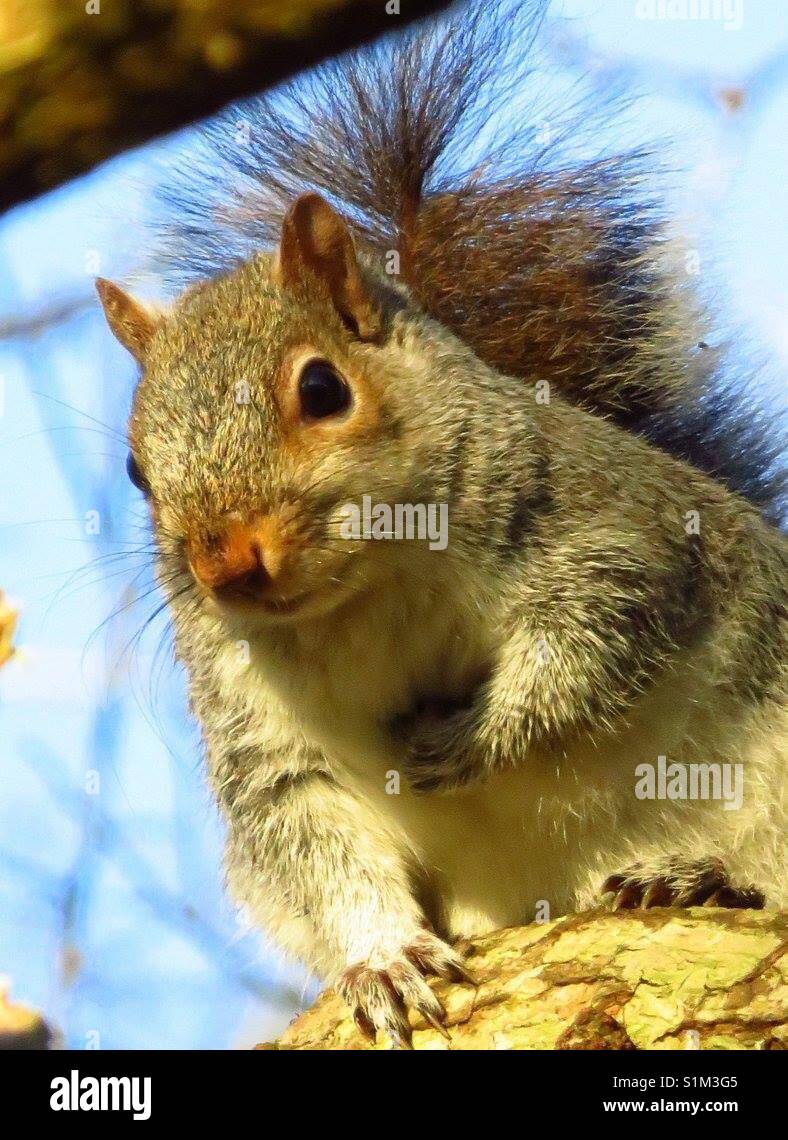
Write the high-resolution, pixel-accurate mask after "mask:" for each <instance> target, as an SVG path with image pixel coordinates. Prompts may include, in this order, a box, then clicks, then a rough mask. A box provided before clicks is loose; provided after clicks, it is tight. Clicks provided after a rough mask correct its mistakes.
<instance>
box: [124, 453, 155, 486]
mask: <svg viewBox="0 0 788 1140" xmlns="http://www.w3.org/2000/svg"><path fill="white" fill-rule="evenodd" d="M126 472H127V474H128V476H129V479H131V481H132V483H133V484H134V486H135V487H137V488H138V489H139V490H140V491H142V493H143V495H149V494H150V484H149V483H148V480H147V479H146V478H145V476H144V475H143V474H142V469H141V467H140V465H139V463H138V462H137V460H136V459H135V458H134V456H133V455H132V454H131V452H129V453H128V455H127V456H126Z"/></svg>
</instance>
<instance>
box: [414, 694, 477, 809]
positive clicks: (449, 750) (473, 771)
mask: <svg viewBox="0 0 788 1140" xmlns="http://www.w3.org/2000/svg"><path fill="white" fill-rule="evenodd" d="M394 733H395V735H396V736H397V737H398V738H399V739H400V741H401V742H402V743H403V745H404V749H405V759H404V769H405V777H406V779H407V781H408V783H409V784H410V786H411V787H412V788H413V789H414V791H417V792H434V791H441V792H451V791H454V790H455V789H457V788H460V787H462V786H463V785H464V784H467V783H469V782H470V781H471V780H473V779H476V778H477V777H478V776H479V775H480V767H479V763H478V762H477V749H476V747H475V737H474V720H473V716H472V712H471V710H469V709H467V708H461V709H457V708H454V709H451V710H448V711H447V710H444V709H442V708H439V707H433V706H429V707H427V708H426V709H424V710H422V711H420V712H419V713H416V714H414V715H413V716H411V717H407V718H405V717H403V718H401V719H400V720H398V721H397V722H396V723H395V725H394Z"/></svg>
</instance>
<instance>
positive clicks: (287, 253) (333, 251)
mask: <svg viewBox="0 0 788 1140" xmlns="http://www.w3.org/2000/svg"><path fill="white" fill-rule="evenodd" d="M305 270H306V271H307V272H308V273H311V274H313V275H314V276H315V277H317V278H318V279H319V280H320V281H322V282H323V283H324V285H325V286H326V287H327V289H328V292H329V296H330V297H331V300H332V302H333V304H334V307H335V308H336V310H337V312H338V313H339V315H340V316H341V317H342V319H343V320H344V322H345V324H347V325H348V326H349V327H350V328H351V329H352V330H353V332H354V333H357V334H358V336H359V337H361V339H362V340H374V339H375V338H376V337H377V336H378V334H379V333H380V313H379V312H378V311H377V309H376V307H375V305H374V304H373V302H372V298H371V297H370V295H369V291H368V289H367V286H366V285H365V284H364V280H363V278H362V276H361V270H360V269H359V265H358V260H357V259H356V249H355V246H354V244H353V238H352V237H351V234H350V230H349V229H348V226H347V223H346V222H345V220H344V218H342V217H341V216H340V215H339V214H338V213H337V212H336V210H334V209H333V208H332V207H331V206H329V204H328V202H326V200H325V198H321V197H320V195H319V194H302V195H301V196H300V197H299V198H296V200H295V202H293V204H292V206H291V207H290V209H289V210H288V211H287V214H286V215H285V219H284V222H283V224H282V240H281V242H280V245H279V253H278V256H277V260H276V269H275V273H276V276H277V277H278V280H279V283H280V284H281V285H282V286H284V287H285V288H287V286H289V285H293V284H295V283H296V282H297V281H300V280H302V279H303V275H304V271H305Z"/></svg>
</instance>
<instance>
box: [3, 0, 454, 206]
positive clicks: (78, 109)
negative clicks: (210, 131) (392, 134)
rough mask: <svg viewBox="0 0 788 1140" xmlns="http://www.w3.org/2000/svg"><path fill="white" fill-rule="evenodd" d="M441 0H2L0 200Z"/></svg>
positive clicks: (9, 201)
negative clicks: (16, 0)
mask: <svg viewBox="0 0 788 1140" xmlns="http://www.w3.org/2000/svg"><path fill="white" fill-rule="evenodd" d="M446 2H447V0H400V2H399V3H396V0H394V3H393V4H392V3H391V2H390V0H288V3H286V4H285V3H282V4H276V3H275V4H271V3H263V2H261V0H235V3H232V4H228V3H227V2H226V0H202V2H201V3H200V4H192V3H184V2H183V0H26V2H25V3H19V4H11V5H8V4H4V5H2V6H1V7H0V211H2V210H6V209H8V208H9V207H11V206H14V205H16V204H17V203H19V202H23V201H25V200H27V199H29V198H32V197H35V196H36V195H37V194H40V193H41V192H43V191H45V190H48V189H51V188H52V187H54V186H57V185H58V184H59V183H62V182H64V181H66V180H67V179H70V178H74V177H75V176H76V175H79V174H82V173H84V172H85V171H87V170H90V169H91V167H93V166H95V165H96V164H97V163H99V162H102V161H103V160H104V159H107V158H109V157H111V156H112V155H115V154H117V153H119V152H121V151H123V150H126V149H127V148H129V147H132V146H136V145H139V144H140V143H143V142H146V141H147V140H149V139H151V138H153V137H155V136H157V135H160V134H163V133H165V132H168V131H174V130H177V129H178V128H180V127H184V126H186V125H187V124H188V123H192V122H194V121H196V120H198V119H202V118H204V117H206V116H207V115H210V114H212V113H214V112H215V111H218V110H219V109H220V108H221V107H223V106H224V105H225V104H227V103H229V102H230V101H232V100H235V99H239V98H242V97H244V96H248V95H252V94H255V93H256V92H258V91H260V90H262V89H263V88H266V87H271V86H273V85H274V84H276V83H278V82H279V81H280V80H283V79H285V78H287V77H288V76H290V75H292V74H293V73H294V72H295V71H298V70H300V69H302V68H304V67H308V66H311V65H312V64H314V63H317V62H318V61H319V60H321V59H323V58H325V57H326V56H329V55H334V54H336V53H338V52H341V51H344V50H345V49H347V48H349V47H351V46H353V45H355V44H358V43H361V42H363V41H365V40H367V39H370V38H372V37H373V36H377V35H380V34H381V33H383V32H385V31H388V30H393V29H395V28H397V27H398V26H401V25H403V24H405V23H408V22H409V21H411V20H413V19H416V18H418V17H421V16H423V15H426V14H427V13H429V12H432V11H435V10H436V9H438V8H441V7H444V6H445V4H446ZM396 8H400V9H401V13H400V14H396V12H395V11H393V9H396Z"/></svg>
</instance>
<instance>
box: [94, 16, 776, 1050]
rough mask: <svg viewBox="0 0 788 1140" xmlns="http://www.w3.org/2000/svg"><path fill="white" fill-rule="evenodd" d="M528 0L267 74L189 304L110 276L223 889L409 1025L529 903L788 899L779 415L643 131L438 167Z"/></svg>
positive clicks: (482, 108) (401, 1026) (310, 958)
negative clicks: (649, 197)
mask: <svg viewBox="0 0 788 1140" xmlns="http://www.w3.org/2000/svg"><path fill="white" fill-rule="evenodd" d="M512 12H513V13H514V16H515V19H514V20H513V19H512ZM534 12H535V9H534V7H533V6H532V5H514V8H512V6H511V5H507V6H504V7H500V6H498V5H492V6H490V5H486V6H485V8H484V11H482V10H481V8H480V7H479V6H476V7H473V8H471V9H461V10H460V11H459V12H456V13H454V14H453V15H452V16H451V17H450V18H449V19H448V20H446V21H441V22H439V23H436V24H433V25H431V26H429V27H428V28H426V29H419V30H417V31H416V32H413V33H409V34H407V35H405V36H403V37H400V38H398V39H396V40H395V41H392V42H386V43H384V44H383V45H382V46H378V47H376V48H373V49H364V50H363V51H362V52H360V53H357V54H355V55H353V56H350V57H347V58H344V59H342V60H339V61H337V62H335V63H332V64H329V65H327V66H326V67H324V68H323V69H322V70H321V71H320V72H318V73H317V75H315V76H312V77H311V78H309V79H308V80H306V81H303V82H304V83H306V87H304V86H303V85H298V84H297V85H296V86H295V87H293V88H291V89H290V91H289V92H288V93H286V94H285V96H284V97H282V96H281V95H279V94H277V96H276V97H269V96H266V97H264V98H263V99H261V100H260V101H258V102H257V103H256V104H255V105H253V106H250V107H248V108H246V110H245V114H247V115H248V116H249V117H250V118H251V120H252V123H253V125H252V129H251V133H250V137H249V139H248V140H246V143H245V145H243V146H241V147H240V148H239V149H238V153H237V154H235V156H234V159H232V160H231V161H235V163H236V165H237V168H238V179H239V182H238V186H239V189H238V193H237V197H236V198H235V199H234V200H233V199H232V197H231V198H230V201H231V204H230V205H228V206H227V208H226V209H225V210H224V212H223V213H220V212H219V211H218V210H217V209H216V208H215V203H214V202H212V201H209V202H207V203H205V204H204V205H205V213H206V216H208V217H210V218H211V219H212V224H213V225H214V227H215V233H214V235H213V239H211V234H210V225H209V227H208V230H207V231H206V232H207V235H208V236H207V243H206V240H204V239H205V235H203V238H202V239H201V237H200V225H199V224H198V223H199V218H198V215H197V214H194V215H193V216H189V217H188V218H187V221H186V224H185V232H186V233H187V235H188V239H189V242H190V244H191V251H192V253H193V254H194V257H193V261H194V262H195V263H199V261H200V250H203V252H204V253H205V257H206V260H205V262H204V264H205V266H206V267H208V266H210V264H211V263H212V261H213V258H214V252H215V246H216V245H217V244H218V245H222V244H224V242H225V237H226V234H227V232H229V231H228V230H227V228H226V227H228V226H229V227H230V229H233V228H234V229H235V231H236V233H237V234H240V237H241V245H243V241H244V240H246V239H249V241H250V242H251V244H253V245H254V244H255V243H256V242H257V241H258V239H259V245H260V247H259V248H258V249H257V250H256V251H248V250H247V251H246V253H248V256H246V255H245V256H244V257H243V258H242V259H241V260H239V261H237V263H236V264H234V265H232V266H230V267H228V268H227V269H226V270H225V271H223V272H219V273H215V274H213V275H210V274H209V275H208V276H206V278H205V279H203V280H201V281H199V282H198V283H196V284H194V285H192V286H190V287H189V288H187V289H186V290H185V291H184V292H183V293H182V294H181V295H180V296H179V297H178V298H177V300H176V301H175V302H174V303H173V304H172V306H170V307H168V308H159V307H155V306H151V305H147V304H144V303H143V302H140V301H138V300H136V299H134V298H133V297H132V296H130V295H129V294H128V293H126V292H124V291H123V290H122V289H120V288H119V287H118V286H117V285H114V284H112V283H110V282H108V281H104V280H100V281H99V282H98V289H99V294H100V297H101V300H102V303H103V306H104V310H105V313H106V316H107V320H108V322H109V324H110V327H111V328H112V330H113V332H114V334H115V335H116V337H117V338H118V339H119V340H120V342H121V343H122V344H124V345H125V346H126V347H127V348H128V349H129V350H130V351H131V352H132V353H133V354H134V356H135V357H136V359H137V360H138V362H139V364H140V367H141V379H140V382H139V385H138V388H137V390H136V393H135V398H134V404H133V410H132V415H131V422H130V433H129V434H130V446H131V455H130V461H129V471H130V474H131V476H132V478H133V479H134V481H135V482H136V483H137V484H138V486H140V488H141V489H142V490H143V491H144V493H145V495H146V497H147V499H148V502H149V506H150V511H151V516H152V521H153V528H154V533H155V536H156V542H157V548H158V552H159V553H158V568H159V580H160V583H161V586H162V589H163V590H164V592H165V594H166V596H167V598H168V600H169V604H170V609H171V613H172V618H173V622H174V626H175V634H176V648H177V652H178V655H179V657H180V660H181V661H182V662H183V663H184V665H185V667H186V669H187V672H188V677H189V685H190V694H191V704H192V708H193V710H194V713H195V714H196V716H197V718H198V719H199V722H200V724H201V727H202V732H203V737H204V741H205V747H206V756H207V765H208V771H209V775H210V780H211V784H212V787H213V789H214V792H215V794H216V797H217V800H218V802H219V804H220V805H221V807H222V809H223V812H224V814H225V817H226V820H227V829H228V838H227V873H228V879H229V884H230V887H231V889H232V891H233V892H234V894H235V896H236V897H237V898H238V899H239V900H242V901H243V902H244V903H245V904H246V905H247V906H248V908H250V910H251V912H252V913H253V914H254V916H255V918H256V919H257V920H258V921H259V922H260V924H261V925H263V926H265V927H266V928H267V929H268V930H269V931H270V932H271V934H272V935H274V936H275V937H276V938H278V940H279V941H280V943H281V944H282V946H283V947H285V948H286V949H288V950H290V951H291V952H293V953H294V954H296V955H297V956H299V957H300V958H301V959H302V960H303V961H304V962H305V963H307V964H308V965H309V966H310V967H311V968H312V969H314V970H315V971H317V972H318V974H319V975H320V976H321V977H323V978H324V979H325V980H326V981H328V982H329V983H331V984H334V985H336V986H338V987H339V989H340V990H341V992H342V993H343V994H344V996H345V997H346V999H347V1001H348V1003H349V1004H350V1006H351V1008H352V1009H353V1011H354V1015H355V1017H356V1021H357V1024H358V1025H359V1027H360V1028H361V1029H362V1030H363V1031H364V1032H366V1033H367V1034H369V1035H374V1034H375V1033H376V1031H379V1030H383V1031H386V1032H387V1033H388V1034H389V1035H390V1036H391V1037H392V1038H393V1039H394V1040H395V1041H396V1042H399V1043H402V1044H406V1043H407V1041H408V1038H409V1032H410V1028H409V1026H410V1022H409V1014H412V1015H413V1016H417V1017H418V1016H421V1017H423V1018H425V1019H426V1020H427V1021H428V1022H429V1023H430V1024H432V1025H434V1026H435V1027H438V1028H439V1027H440V1024H441V1020H442V1017H443V1011H442V1008H441V1005H440V1003H439V1001H438V999H437V997H436V995H435V993H434V991H433V990H432V989H431V988H430V987H429V985H428V984H427V982H426V981H425V976H426V975H427V974H429V973H431V972H436V973H438V974H442V975H445V976H452V977H456V978H463V977H466V976H467V970H466V967H465V965H464V962H463V958H462V955H461V953H460V952H459V951H458V949H457V947H456V946H455V945H453V943H454V942H455V940H456V939H458V938H460V937H462V936H468V935H473V934H478V933H480V932H485V931H489V930H492V929H495V928H497V927H500V926H505V925H510V924H514V923H519V922H524V921H528V920H530V919H531V918H532V917H533V915H534V912H535V909H536V908H537V907H538V908H539V909H540V913H543V912H544V910H545V909H549V912H550V913H551V915H553V916H556V915H559V914H563V913H566V912H567V911H570V910H572V909H575V908H581V907H586V906H589V905H591V904H592V903H593V902H594V901H595V900H596V899H598V898H599V897H600V895H601V894H603V893H604V894H606V895H608V896H610V897H612V899H613V905H616V906H621V907H629V906H653V905H667V904H671V905H692V904H706V905H723V906H762V905H763V904H764V901H765V902H766V904H767V905H769V906H782V905H784V904H785V902H786V887H785V879H786V875H785V871H786V844H785V825H786V802H785V749H786V740H787V739H788V731H787V730H788V714H787V712H786V653H785V650H786V584H787V579H788V575H787V574H786V570H787V569H788V555H787V552H786V542H785V539H784V538H783V536H782V535H781V534H780V532H779V530H778V529H777V528H776V527H775V526H774V525H771V524H770V523H769V522H768V521H766V519H765V518H764V516H765V515H766V516H769V515H770V516H771V517H772V518H774V517H776V516H777V514H778V511H779V507H778V505H777V504H778V501H779V497H780V493H781V490H780V488H781V484H780V476H779V472H776V471H775V466H774V457H775V454H776V451H775V448H774V445H773V444H772V443H771V442H769V441H768V439H767V437H766V436H764V435H762V434H761V432H760V430H759V425H758V424H757V423H755V425H754V426H753V422H752V421H753V419H754V417H753V416H752V414H751V412H750V411H749V410H748V408H747V407H745V408H744V409H743V410H742V411H741V412H737V411H736V409H735V406H734V405H733V403H732V402H731V397H730V393H729V391H728V390H727V389H726V387H725V385H724V383H723V382H721V381H718V379H717V376H718V373H717V370H718V368H719V364H720V362H719V360H718V359H716V356H715V354H714V353H711V352H709V353H705V352H698V351H697V349H696V346H697V344H698V341H699V339H700V335H699V332H698V326H697V325H696V323H695V320H694V318H693V317H692V316H691V315H690V316H688V315H687V310H686V307H685V306H684V305H682V304H680V303H679V302H678V301H677V299H676V289H677V287H676V285H675V282H673V281H672V280H671V278H670V275H669V273H668V272H667V270H666V269H665V267H664V264H663V258H662V255H661V252H660V230H659V226H658V224H657V222H656V220H655V219H654V218H653V217H651V215H650V213H649V208H648V207H647V206H646V205H643V204H642V203H639V202H638V200H637V193H636V192H635V191H633V194H632V197H628V190H627V188H628V181H629V179H630V177H634V175H633V174H632V165H631V161H636V160H626V159H622V160H621V161H620V162H619V163H618V164H616V163H597V164H593V163H591V164H588V165H586V166H581V167H577V168H575V169H569V168H561V169H557V170H556V169H552V170H551V169H548V168H547V167H546V166H543V165H540V163H541V162H543V161H544V162H546V161H547V160H546V157H545V156H544V155H543V154H542V153H541V152H538V151H537V152H534V150H533V148H532V149H531V150H530V151H524V152H523V153H522V154H519V151H518V152H517V153H518V154H519V158H518V160H517V161H515V159H514V157H513V156H514V154H515V152H514V151H512V150H508V151H507V150H506V149H505V148H498V149H496V148H495V146H493V144H492V143H491V144H490V146H491V149H490V152H489V153H490V158H489V161H487V162H485V161H481V162H480V161H479V160H478V156H477V158H476V159H475V160H474V164H473V166H472V168H469V169H467V170H466V171H465V172H464V173H463V171H462V170H461V169H460V168H459V167H458V166H457V163H456V162H449V163H448V168H447V167H446V166H444V165H442V162H443V160H444V159H445V157H446V156H447V155H451V154H452V146H453V145H454V142H455V141H456V140H457V138H458V137H459V138H462V137H465V138H467V136H468V133H469V131H470V130H471V128H474V129H477V128H479V127H480V125H482V124H483V123H484V122H485V115H486V114H487V113H488V112H489V111H490V110H491V109H492V108H493V106H494V103H495V100H494V99H492V98H490V99H489V100H488V102H485V94H484V93H485V86H486V85H488V84H489V83H490V82H491V80H492V77H493V76H494V74H495V70H496V66H497V63H498V62H499V60H500V59H501V58H502V57H503V54H504V49H506V48H507V45H508V48H510V47H511V43H509V42H508V39H507V37H510V36H512V35H515V34H519V33H521V32H522V30H523V27H526V28H529V29H530V30H533V24H532V23H529V21H531V20H532V18H533V17H534ZM513 29H516V30H515V31H513ZM529 42H530V33H529V35H524V37H523V43H524V44H525V45H526V47H527V44H528V43H529ZM288 99H289V103H288V101H287V100H288ZM220 134H221V131H220ZM519 143H522V139H520V140H519V142H518V146H519ZM507 155H508V158H506V156H507ZM228 193H229V191H228ZM201 242H202V244H201ZM392 254H396V257H395V258H394V259H393V262H392V258H391V255H392ZM392 264H394V265H395V266H396V267H397V268H398V270H399V272H398V273H393V274H392V273H391V272H388V271H387V270H389V269H390V268H391V265H392ZM715 394H716V395H715ZM710 409H711V410H710ZM748 416H749V420H748ZM671 452H676V453H677V454H671ZM365 497H368V498H371V499H372V500H373V501H374V502H375V503H376V504H383V505H385V506H388V507H391V508H393V507H394V506H396V505H408V506H410V507H411V508H413V507H414V505H417V504H442V505H445V506H446V507H447V520H448V521H447V527H448V532H447V542H446V543H445V544H442V545H441V548H439V549H436V548H434V547H435V544H433V543H430V542H428V541H427V540H426V539H425V537H424V536H423V535H421V536H417V537H416V538H408V539H405V540H402V541H393V540H391V541H385V540H384V539H386V538H390V537H391V536H390V535H389V534H388V533H383V534H381V536H380V537H381V540H380V541H374V540H371V539H370V538H369V537H365V536H364V535H363V534H362V535H359V534H357V533H355V534H352V535H348V533H347V531H346V529H345V526H344V524H345V523H346V522H347V518H348V514H347V507H348V504H359V503H361V502H362V500H364V498H365ZM748 498H749V500H751V501H748ZM666 764H667V765H673V768H672V769H671V775H670V781H671V782H670V786H669V787H668V785H667V783H665V784H664V786H663V787H662V791H661V793H660V792H659V791H655V790H654V787H652V789H651V793H649V792H648V789H647V787H646V785H648V781H649V774H650V773H659V772H662V773H663V775H664V767H665V765H666ZM687 772H690V773H691V775H692V778H693V779H697V780H700V781H701V782H702V781H703V780H705V781H706V794H705V795H704V794H703V792H702V791H701V792H699V794H692V793H691V790H689V791H688V787H687V785H686V784H684V785H682V773H685V774H686V773H687ZM720 773H723V774H724V778H725V779H730V780H731V781H734V780H735V779H738V777H739V776H740V777H741V787H740V788H739V792H740V794H739V795H738V796H737V797H735V798H734V797H726V800H725V802H721V801H720V799H715V798H711V797H710V796H709V790H708V789H709V783H708V781H709V780H711V779H712V777H713V776H714V774H720ZM656 778H657V777H656V776H655V779H656ZM660 778H661V777H660ZM696 791H697V788H696ZM729 809H730V810H729Z"/></svg>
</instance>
